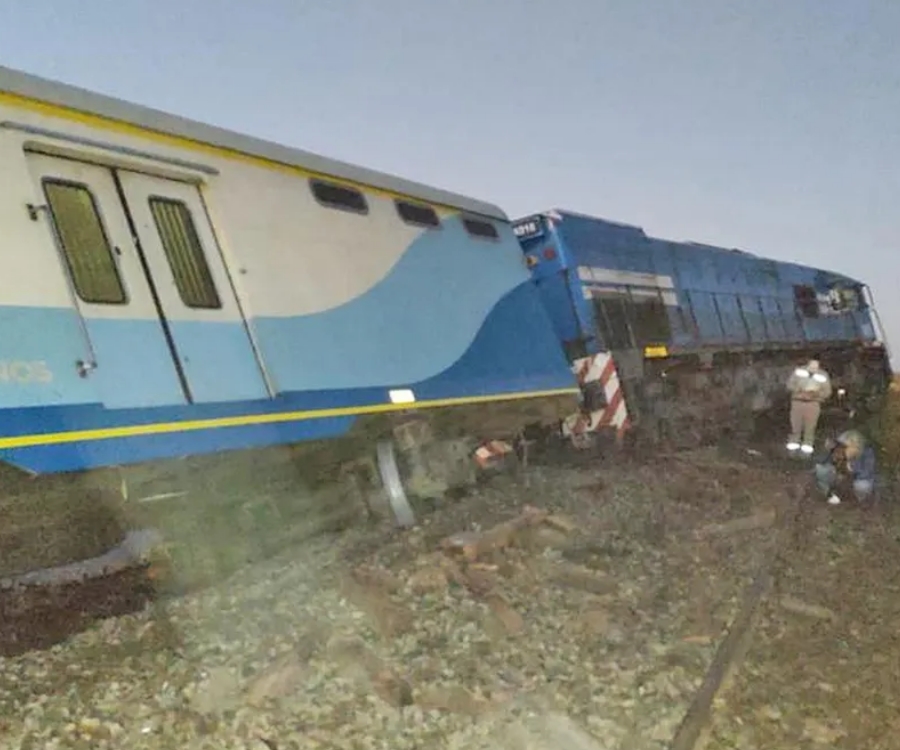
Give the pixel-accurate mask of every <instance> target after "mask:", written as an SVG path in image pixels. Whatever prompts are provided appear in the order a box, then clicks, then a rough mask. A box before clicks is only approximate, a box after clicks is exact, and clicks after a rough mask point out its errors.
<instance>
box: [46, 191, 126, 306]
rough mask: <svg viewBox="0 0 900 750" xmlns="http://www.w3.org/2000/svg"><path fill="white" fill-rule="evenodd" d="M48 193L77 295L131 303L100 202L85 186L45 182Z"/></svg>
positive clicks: (108, 302) (91, 299)
mask: <svg viewBox="0 0 900 750" xmlns="http://www.w3.org/2000/svg"><path fill="white" fill-rule="evenodd" d="M44 194H45V195H46V196H47V204H48V205H49V207H50V214H51V216H52V217H53V224H54V226H55V227H56V234H57V237H58V238H59V244H60V248H61V250H62V252H63V256H64V257H65V259H66V265H67V266H68V267H69V273H70V274H71V276H72V285H73V286H74V287H75V293H76V294H77V295H78V296H79V297H80V298H81V299H82V300H84V301H85V302H91V303H95V304H106V305H121V304H124V303H125V302H127V297H126V295H125V287H124V286H123V285H122V279H121V277H120V276H119V269H118V267H117V266H116V259H115V256H114V255H113V251H112V247H110V244H109V239H108V238H107V236H106V231H105V230H104V229H103V221H102V220H101V218H100V212H99V211H98V210H97V203H96V202H95V200H94V196H93V194H92V193H91V191H90V190H89V189H88V188H87V187H86V186H84V185H76V184H73V183H69V182H60V181H57V180H44Z"/></svg>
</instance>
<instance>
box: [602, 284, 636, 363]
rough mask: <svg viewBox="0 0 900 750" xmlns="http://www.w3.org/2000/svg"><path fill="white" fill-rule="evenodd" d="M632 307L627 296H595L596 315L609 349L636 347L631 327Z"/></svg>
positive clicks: (604, 341)
mask: <svg viewBox="0 0 900 750" xmlns="http://www.w3.org/2000/svg"><path fill="white" fill-rule="evenodd" d="M630 307H631V303H630V302H629V301H628V299H627V298H625V297H605V298H603V297H594V317H595V318H596V321H597V328H598V330H599V331H600V337H601V338H602V339H603V343H604V344H606V348H607V349H610V350H613V351H616V350H621V349H632V348H634V343H633V341H632V338H631V329H630V327H629V318H630V315H629V312H630V310H629V308H630Z"/></svg>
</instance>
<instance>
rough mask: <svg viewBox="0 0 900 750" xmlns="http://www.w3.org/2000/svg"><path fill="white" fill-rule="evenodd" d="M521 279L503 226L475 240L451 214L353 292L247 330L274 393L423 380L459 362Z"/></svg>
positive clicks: (523, 275)
mask: <svg viewBox="0 0 900 750" xmlns="http://www.w3.org/2000/svg"><path fill="white" fill-rule="evenodd" d="M358 250H359V252H360V253H364V252H365V247H364V246H360V247H359V249H358ZM527 279H528V274H527V272H526V271H525V268H524V266H523V265H522V259H521V251H520V250H519V248H518V245H517V244H516V241H515V237H514V236H513V235H512V232H511V231H509V230H508V229H507V228H504V229H503V231H502V241H500V242H489V241H480V240H473V239H472V238H471V237H470V236H469V235H468V233H467V232H466V230H465V228H464V227H463V225H462V222H461V220H460V219H459V217H455V216H454V217H449V218H447V219H446V221H445V222H444V224H443V226H442V228H441V229H440V230H436V231H427V232H423V233H422V234H421V235H420V236H419V237H418V238H416V240H414V241H413V242H412V243H411V244H410V246H409V248H408V249H407V251H406V252H405V253H404V254H403V256H402V257H401V258H400V259H399V260H398V261H397V264H396V265H395V266H394V267H393V268H392V269H391V270H390V271H389V272H388V274H387V276H385V278H383V279H382V280H381V281H380V282H378V283H377V284H375V285H374V286H373V287H372V288H370V289H369V290H367V291H366V292H365V293H363V294H361V295H360V296H358V297H356V298H354V299H352V300H350V301H349V302H347V303H345V304H343V305H341V306H339V307H336V308H333V309H330V310H325V311H323V312H320V313H316V314H315V315H304V316H297V317H262V318H260V317H256V318H254V319H253V328H254V330H255V332H256V335H257V339H258V341H259V346H260V349H261V351H262V353H263V359H264V360H265V362H266V368H267V370H268V372H269V374H270V375H271V376H272V378H273V380H274V382H275V384H276V389H277V390H278V391H279V392H288V391H305V390H318V389H323V388H358V387H364V386H367V385H390V384H394V383H397V382H400V381H417V380H425V379H426V378H429V377H432V376H434V375H436V374H438V373H440V372H442V371H444V370H446V369H447V368H448V367H450V366H451V365H452V364H453V363H454V362H455V361H456V360H457V359H459V358H460V357H461V356H462V355H463V354H464V352H465V351H466V349H467V348H468V347H469V346H470V345H472V343H473V340H474V339H475V337H476V335H477V334H478V331H479V330H480V328H481V326H482V324H483V323H484V320H485V318H486V317H487V316H488V315H489V313H490V311H491V309H492V308H493V307H494V306H495V305H496V303H497V300H499V299H501V298H502V297H503V296H504V295H506V294H508V293H509V292H510V291H512V290H513V289H514V288H515V287H517V286H518V285H519V284H521V283H523V282H525V281H526V280H527ZM285 341H292V342H297V344H296V345H294V346H285V345H284V342H285ZM347 352H353V355H352V357H348V356H347Z"/></svg>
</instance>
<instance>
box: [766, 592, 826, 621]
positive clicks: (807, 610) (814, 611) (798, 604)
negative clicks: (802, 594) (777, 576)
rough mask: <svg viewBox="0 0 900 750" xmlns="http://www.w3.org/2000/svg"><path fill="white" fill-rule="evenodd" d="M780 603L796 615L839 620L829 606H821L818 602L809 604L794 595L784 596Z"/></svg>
mask: <svg viewBox="0 0 900 750" xmlns="http://www.w3.org/2000/svg"><path fill="white" fill-rule="evenodd" d="M778 603H779V604H780V605H781V608H782V609H785V610H787V611H788V612H791V613H793V614H795V615H803V616H804V617H812V618H814V619H817V620H829V621H831V622H837V619H838V616H837V614H836V613H835V612H834V611H832V610H830V609H828V607H820V606H819V605H817V604H808V603H807V602H804V601H801V600H800V599H797V598H796V597H793V596H782V597H781V598H780V599H779V600H778Z"/></svg>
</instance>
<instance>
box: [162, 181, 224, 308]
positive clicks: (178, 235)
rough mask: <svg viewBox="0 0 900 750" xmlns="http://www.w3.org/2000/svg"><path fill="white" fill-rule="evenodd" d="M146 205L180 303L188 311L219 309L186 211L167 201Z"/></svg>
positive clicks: (214, 290)
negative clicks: (170, 271)
mask: <svg viewBox="0 0 900 750" xmlns="http://www.w3.org/2000/svg"><path fill="white" fill-rule="evenodd" d="M149 202H150V212H151V213H152V214H153V221H154V222H156V231H157V232H159V238H160V241H161V242H162V246H163V249H164V250H165V251H166V257H167V258H168V259H169V267H170V268H171V269H172V276H174V277H175V286H176V287H177V288H178V294H180V295H181V300H182V301H183V302H184V304H185V305H187V306H188V307H202V308H207V309H218V308H220V307H222V303H221V301H220V300H219V295H218V293H217V292H216V285H215V283H214V282H213V278H212V274H211V273H210V272H209V266H208V265H207V263H206V256H205V255H204V254H203V245H202V244H201V243H200V237H199V235H198V234H197V227H196V226H194V219H193V217H192V216H191V211H190V209H189V208H188V207H187V206H186V205H185V204H184V203H182V202H181V201H174V200H171V199H169V198H156V197H154V198H150V201H149Z"/></svg>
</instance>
